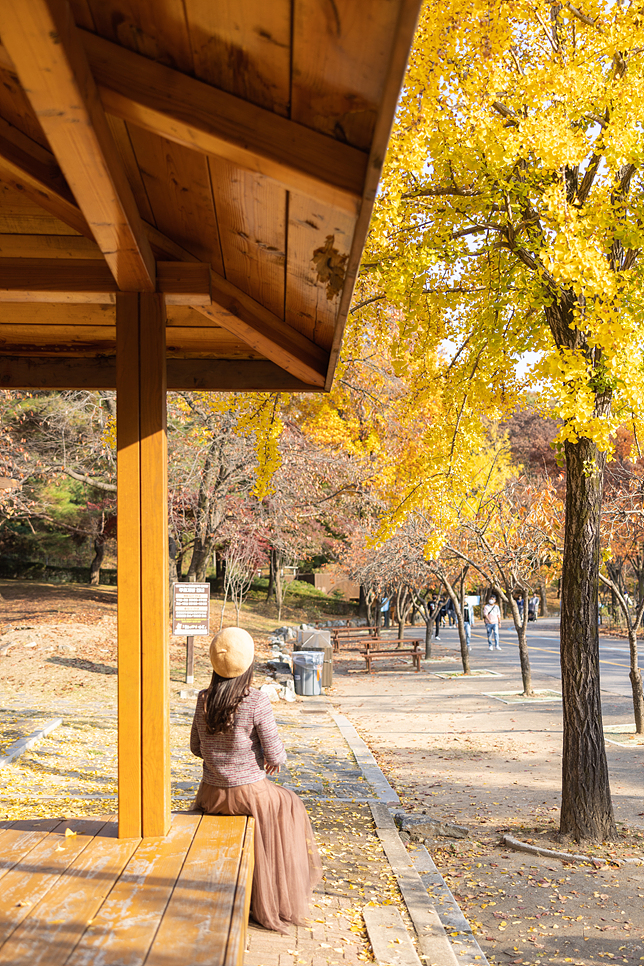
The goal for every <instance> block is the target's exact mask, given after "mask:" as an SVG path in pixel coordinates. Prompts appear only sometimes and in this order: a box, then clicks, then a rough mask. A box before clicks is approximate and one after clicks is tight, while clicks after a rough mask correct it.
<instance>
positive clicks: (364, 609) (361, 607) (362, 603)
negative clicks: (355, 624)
mask: <svg viewBox="0 0 644 966" xmlns="http://www.w3.org/2000/svg"><path fill="white" fill-rule="evenodd" d="M358 617H366V618H367V620H369V607H368V605H367V595H366V594H365V592H364V587H363V586H362V584H360V599H359V600H358Z"/></svg>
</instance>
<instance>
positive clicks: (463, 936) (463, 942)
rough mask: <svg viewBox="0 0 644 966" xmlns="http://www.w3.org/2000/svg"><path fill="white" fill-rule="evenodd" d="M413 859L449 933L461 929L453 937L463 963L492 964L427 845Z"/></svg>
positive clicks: (454, 945) (480, 965) (481, 965)
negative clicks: (455, 936)
mask: <svg viewBox="0 0 644 966" xmlns="http://www.w3.org/2000/svg"><path fill="white" fill-rule="evenodd" d="M413 862H414V866H415V868H416V871H417V872H418V874H419V875H420V880H421V882H422V883H423V885H424V886H425V888H426V889H427V891H428V893H429V894H430V897H431V898H433V899H434V900H436V901H435V909H436V912H437V913H438V917H439V919H440V921H441V922H442V924H443V927H444V928H445V930H447V932H448V933H452V932H457V933H458V939H456V938H454V939H453V940H452V945H453V947H457V946H458V947H459V948H458V949H456V948H455V949H454V951H455V953H456V957H457V959H458V962H459V966H489V964H488V961H487V958H486V956H485V953H484V952H483V950H482V949H481V947H480V946H479V944H478V942H477V941H476V937H475V936H474V933H473V932H472V927H471V926H470V924H469V922H468V921H467V919H466V918H465V916H464V915H463V913H462V912H461V910H460V909H459V907H458V904H457V902H456V900H455V898H454V896H453V895H452V893H451V891H450V889H449V888H448V887H447V885H446V884H445V880H444V879H443V877H442V875H441V874H440V872H439V871H438V869H437V868H436V866H435V864H434V860H433V859H432V857H431V855H430V854H429V852H428V851H427V849H426V848H425V846H424V845H420V846H418V848H417V849H416V850H415V852H414V854H413Z"/></svg>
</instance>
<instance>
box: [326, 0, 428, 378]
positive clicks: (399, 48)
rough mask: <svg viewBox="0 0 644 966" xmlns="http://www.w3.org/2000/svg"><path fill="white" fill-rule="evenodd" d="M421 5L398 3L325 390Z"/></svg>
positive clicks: (410, 1) (410, 0)
mask: <svg viewBox="0 0 644 966" xmlns="http://www.w3.org/2000/svg"><path fill="white" fill-rule="evenodd" d="M421 3H422V0H400V2H399V4H398V22H397V24H396V29H395V31H394V34H393V39H392V44H391V54H390V59H389V66H388V69H387V74H386V79H385V83H384V88H383V93H382V98H381V101H380V107H379V111H378V118H377V120H376V124H375V128H374V133H373V139H372V142H371V151H370V154H369V165H368V167H367V174H366V178H365V183H364V197H363V203H362V205H361V207H360V214H359V216H358V220H357V222H356V225H355V230H354V232H353V241H352V243H351V250H350V253H349V258H348V260H347V264H346V274H345V281H344V288H343V290H342V296H341V298H340V305H339V309H338V321H337V324H336V326H335V332H334V335H333V343H332V345H331V356H330V359H329V367H328V370H327V378H326V384H325V389H327V390H330V388H331V386H332V384H333V376H334V373H335V367H336V365H337V362H338V357H339V355H340V349H341V347H342V336H343V334H344V326H345V323H346V319H347V315H348V313H349V306H350V305H351V299H352V297H353V289H354V286H355V283H356V278H357V277H358V269H359V268H360V260H361V258H362V250H363V248H364V245H365V240H366V238H367V232H368V230H369V221H370V220H371V212H372V210H373V203H374V200H375V197H376V191H377V190H378V181H379V179H380V173H381V171H382V165H383V163H384V159H385V154H386V151H387V144H388V143H389V135H390V133H391V126H392V124H393V120H394V115H395V113H396V104H397V103H398V97H399V95H400V90H401V88H402V85H403V80H404V77H405V69H406V67H407V60H408V58H409V51H410V49H411V44H412V41H413V39H414V31H415V30H416V24H417V22H418V15H419V13H420V7H421Z"/></svg>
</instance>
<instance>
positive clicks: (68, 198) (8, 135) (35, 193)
mask: <svg viewBox="0 0 644 966" xmlns="http://www.w3.org/2000/svg"><path fill="white" fill-rule="evenodd" d="M0 178H2V180H3V181H5V182H6V183H7V184H9V185H12V186H13V187H14V188H15V187H18V188H19V189H20V190H21V191H24V192H25V193H26V194H27V195H28V197H29V198H31V200H32V201H33V202H35V203H36V204H38V205H40V206H41V207H43V208H45V209H46V210H47V211H49V212H50V213H51V214H52V215H54V216H55V217H56V218H59V219H60V220H61V221H63V222H64V223H65V224H66V225H69V226H70V227H71V228H73V229H74V230H75V231H78V232H80V233H81V234H83V235H91V231H90V228H89V225H88V224H87V221H86V220H85V217H84V216H83V214H82V212H81V210H80V208H79V207H78V205H77V204H76V201H75V199H74V196H73V194H72V193H71V191H70V190H69V188H68V186H67V184H66V182H65V179H64V178H63V176H62V173H61V172H60V169H59V168H58V166H57V165H56V163H55V160H54V157H53V155H52V154H50V152H49V151H47V150H46V149H45V148H42V147H41V145H39V144H38V143H37V142H36V141H33V140H32V139H31V138H28V137H27V136H26V135H24V134H23V133H22V132H21V131H20V130H19V129H18V128H16V127H14V126H13V125H11V124H9V123H8V122H7V121H4V120H2V119H0Z"/></svg>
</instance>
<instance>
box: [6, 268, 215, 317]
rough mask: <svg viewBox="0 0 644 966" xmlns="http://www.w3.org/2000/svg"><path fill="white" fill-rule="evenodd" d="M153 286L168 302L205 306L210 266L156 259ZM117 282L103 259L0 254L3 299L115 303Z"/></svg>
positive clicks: (14, 300) (208, 289)
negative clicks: (26, 257)
mask: <svg viewBox="0 0 644 966" xmlns="http://www.w3.org/2000/svg"><path fill="white" fill-rule="evenodd" d="M156 275H157V278H156V280H157V285H158V288H159V291H160V292H163V293H164V295H165V296H166V298H167V300H168V301H169V302H172V303H173V304H177V305H192V306H195V305H198V306H208V305H209V303H210V300H211V293H210V266H209V265H207V264H205V263H203V262H159V263H158V265H157V272H156ZM117 291H118V289H117V283H116V280H115V279H114V278H113V276H112V273H111V271H110V269H109V267H108V265H107V262H106V261H105V260H101V261H98V260H94V259H80V258H79V259H74V260H70V261H61V260H60V259H56V258H52V259H47V258H34V259H25V258H0V301H2V302H59V303H60V302H70V303H72V302H97V303H107V304H114V302H115V299H116V293H117Z"/></svg>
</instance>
